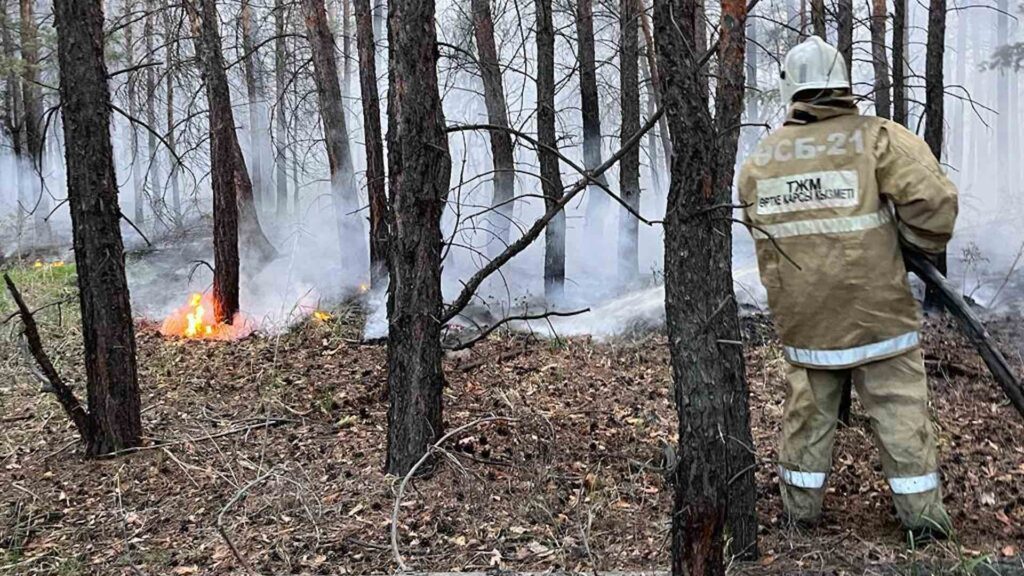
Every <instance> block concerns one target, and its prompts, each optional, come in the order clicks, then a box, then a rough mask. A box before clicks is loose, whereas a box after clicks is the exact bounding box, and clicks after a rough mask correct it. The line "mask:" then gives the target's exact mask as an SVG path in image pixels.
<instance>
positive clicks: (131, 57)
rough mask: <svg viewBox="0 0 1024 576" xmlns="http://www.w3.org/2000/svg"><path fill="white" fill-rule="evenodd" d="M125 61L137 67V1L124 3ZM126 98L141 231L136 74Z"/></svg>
mask: <svg viewBox="0 0 1024 576" xmlns="http://www.w3.org/2000/svg"><path fill="white" fill-rule="evenodd" d="M123 18H124V21H125V26H124V59H125V65H126V66H128V67H129V68H130V67H132V66H134V65H135V0H125V3H124V16H123ZM125 84H126V85H127V86H126V88H127V89H126V91H125V94H126V97H127V98H128V114H129V115H130V116H131V118H132V119H131V120H129V121H128V134H129V137H130V140H131V161H132V164H131V174H132V192H133V195H132V197H133V198H134V203H133V204H134V205H133V206H132V208H133V210H132V221H133V223H134V224H135V225H136V226H138V227H139V228H140V229H144V228H145V227H146V208H145V206H146V176H145V171H144V169H143V168H144V167H143V165H142V154H140V153H139V129H138V127H137V126H136V125H135V120H136V119H138V118H139V117H140V116H139V94H138V81H137V79H136V78H135V73H134V72H129V73H128V74H126V75H125Z"/></svg>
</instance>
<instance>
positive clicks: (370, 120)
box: [353, 0, 388, 288]
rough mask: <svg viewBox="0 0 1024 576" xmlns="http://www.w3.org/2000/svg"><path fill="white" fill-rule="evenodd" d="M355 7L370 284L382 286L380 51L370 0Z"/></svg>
mask: <svg viewBox="0 0 1024 576" xmlns="http://www.w3.org/2000/svg"><path fill="white" fill-rule="evenodd" d="M353 8H354V11H355V17H356V44H357V50H358V52H359V89H360V93H361V96H362V105H363V140H364V141H365V142H366V144H365V146H366V189H367V195H368V196H369V203H370V285H371V286H372V287H374V288H380V287H382V286H386V285H387V281H388V278H387V274H388V267H387V258H388V223H387V218H388V197H387V193H386V191H385V174H384V139H383V137H382V136H381V128H380V96H379V95H378V93H377V51H376V45H375V43H374V40H373V19H372V18H373V16H372V13H371V9H370V0H353Z"/></svg>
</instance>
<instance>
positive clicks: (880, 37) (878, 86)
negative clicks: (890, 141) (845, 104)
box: [871, 0, 892, 118]
mask: <svg viewBox="0 0 1024 576" xmlns="http://www.w3.org/2000/svg"><path fill="white" fill-rule="evenodd" d="M887 16H888V15H887V13H886V1H885V0H872V2H871V61H872V64H873V65H874V68H875V115H876V116H879V117H881V118H891V117H892V102H891V100H890V96H889V87H890V84H891V82H890V80H889V58H888V56H887V51H886V46H885V28H886V18H887Z"/></svg>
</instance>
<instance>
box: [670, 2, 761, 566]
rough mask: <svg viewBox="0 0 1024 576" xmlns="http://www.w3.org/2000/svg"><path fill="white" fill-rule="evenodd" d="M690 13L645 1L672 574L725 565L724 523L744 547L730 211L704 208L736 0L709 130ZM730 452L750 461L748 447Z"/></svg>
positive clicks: (743, 434)
mask: <svg viewBox="0 0 1024 576" xmlns="http://www.w3.org/2000/svg"><path fill="white" fill-rule="evenodd" d="M696 11H697V6H696V4H695V1H694V0H656V1H655V34H656V36H655V39H656V41H657V43H658V57H659V58H658V59H659V64H660V66H661V72H662V81H663V89H664V96H665V104H664V105H665V109H666V113H667V115H668V117H669V126H670V128H671V130H672V142H673V146H674V149H673V156H672V183H671V186H670V188H669V198H668V206H667V212H666V217H665V310H666V314H667V326H668V333H669V342H670V345H669V349H670V352H671V365H672V374H673V381H674V388H675V398H676V406H677V411H678V414H679V454H680V460H679V463H678V465H677V466H676V469H675V476H674V486H675V503H674V505H673V510H672V572H673V574H676V575H680V576H681V575H683V574H702V575H721V574H725V565H726V559H725V557H724V548H725V540H726V527H727V525H729V527H730V531H737V533H736V534H734V535H733V539H734V541H735V542H736V545H735V546H734V547H733V549H734V550H735V551H736V552H738V553H740V554H741V555H746V554H749V553H751V552H753V551H756V547H755V546H754V545H753V541H752V538H751V524H752V523H753V522H751V521H752V520H753V511H752V508H751V509H748V506H750V505H751V504H752V503H753V498H754V494H753V483H752V472H753V471H752V468H750V469H747V470H744V469H743V468H742V463H741V462H736V461H734V459H735V458H737V457H738V456H740V453H739V450H740V449H742V450H747V449H748V447H749V446H750V445H751V444H750V429H749V423H748V421H747V416H748V414H747V411H748V408H747V397H746V382H745V377H744V361H743V353H742V347H741V346H737V345H736V344H735V342H738V341H739V340H740V332H739V320H738V317H737V313H738V308H737V304H736V299H735V295H734V293H733V282H732V267H731V263H732V255H731V253H732V234H731V226H730V220H729V219H728V218H726V217H724V216H725V215H724V214H723V213H722V212H721V211H720V210H718V209H716V208H715V207H716V206H720V205H728V204H730V203H731V201H732V195H731V192H730V190H731V184H732V179H731V173H732V163H731V162H729V159H728V157H729V156H732V155H734V154H735V146H736V135H735V134H733V135H731V136H730V135H729V132H728V128H726V131H722V127H723V126H725V127H732V132H733V133H734V132H735V128H734V126H735V123H732V122H733V120H734V118H735V117H738V115H739V112H740V110H741V107H742V92H739V93H738V94H737V93H736V92H737V84H738V83H739V85H740V86H742V84H741V82H742V80H741V78H742V75H743V44H744V40H743V38H744V33H743V21H744V18H745V11H746V6H745V3H744V2H743V1H742V0H726V1H724V2H722V13H723V25H722V32H721V35H722V40H721V45H720V50H721V52H720V58H721V59H722V65H723V66H725V67H726V68H727V69H730V70H734V72H733V73H731V74H730V73H729V72H727V71H725V70H723V73H722V78H723V80H725V83H724V84H723V85H722V86H721V87H720V91H719V94H718V97H717V98H716V102H717V106H718V114H719V118H718V120H717V122H718V124H719V130H718V132H719V133H718V134H716V127H715V122H714V121H713V120H712V118H711V114H710V112H709V110H708V108H707V104H706V102H705V100H704V98H703V94H702V86H701V84H702V78H701V76H702V70H701V69H700V67H699V65H698V59H699V58H700V57H701V54H702V52H700V51H699V50H698V49H697V48H696V46H697V45H698V40H697V38H696V37H697V36H698V35H699V34H702V33H703V31H702V30H697V29H696V28H697V27H696V26H695V25H694V22H695V19H694V17H693V15H694V13H695V12H696ZM677 23H678V24H677ZM730 148H731V151H730ZM726 165H728V166H727V167H726ZM734 444H738V445H739V446H734ZM741 457H743V458H746V459H747V461H748V462H752V455H749V453H748V454H747V455H746V456H741ZM737 474H738V476H737ZM734 477H735V478H736V480H735V481H733V478H734ZM731 481H733V482H738V483H739V484H740V485H741V486H740V487H735V486H731V485H730V482H731ZM753 532H756V530H753Z"/></svg>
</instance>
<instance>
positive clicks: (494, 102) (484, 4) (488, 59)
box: [472, 0, 515, 255]
mask: <svg viewBox="0 0 1024 576" xmlns="http://www.w3.org/2000/svg"><path fill="white" fill-rule="evenodd" d="M472 10H473V30H474V32H475V34H476V47H477V52H478V62H479V65H480V77H481V78H482V79H483V84H484V104H485V105H486V107H487V121H488V122H489V123H490V124H493V125H495V126H500V127H501V128H504V130H501V129H499V130H491V131H490V136H491V157H492V159H493V162H494V177H493V180H492V182H493V186H494V190H493V195H492V197H491V211H492V213H491V214H489V215H488V218H487V221H488V223H489V228H490V236H491V237H489V238H488V239H487V245H488V246H490V253H491V254H492V255H493V254H499V253H501V252H502V251H503V250H504V249H505V248H506V247H507V246H508V243H509V234H510V230H511V228H512V208H513V204H512V203H513V199H514V197H515V172H514V169H515V167H514V165H513V160H512V136H511V135H510V134H509V133H508V131H507V129H508V127H509V123H508V111H507V110H506V108H505V87H504V86H503V85H502V78H501V67H500V65H499V63H498V50H497V47H496V46H495V45H494V21H493V20H492V18H491V5H490V0H472Z"/></svg>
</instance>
